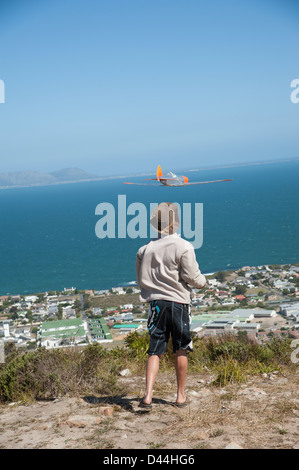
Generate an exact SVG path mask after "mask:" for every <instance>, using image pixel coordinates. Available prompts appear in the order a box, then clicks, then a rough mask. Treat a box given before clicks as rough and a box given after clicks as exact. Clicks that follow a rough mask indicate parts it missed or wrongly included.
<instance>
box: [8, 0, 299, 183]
mask: <svg viewBox="0 0 299 470" xmlns="http://www.w3.org/2000/svg"><path fill="white" fill-rule="evenodd" d="M297 5H298V3H296V2H295V1H292V0H284V1H283V0H282V1H279V0H277V1H275V0H271V1H270V0H268V1H267V0H250V1H247V0H243V1H240V0H226V1H225V2H224V1H223V0H215V1H201V0H180V1H179V0H150V1H146V0H109V1H108V0H97V1H96V0H71V1H70V0H60V1H57V0H44V1H37V0H27V1H26V2H24V1H22V0H2V1H1V3H0V79H2V80H3V81H4V83H5V103H4V104H0V158H1V160H0V162H1V164H0V172H6V171H17V170H38V171H54V170H57V169H60V168H65V167H80V168H82V169H85V170H86V171H90V172H92V173H94V174H98V175H119V174H128V173H129V174H132V173H138V172H151V171H155V169H156V166H157V164H161V165H162V168H163V169H164V168H165V170H173V171H176V170H178V169H182V168H185V169H188V168H199V167H207V166H213V165H222V164H230V163H244V162H251V161H266V160H273V159H284V158H286V159H289V158H297V157H299V151H298V144H299V103H298V104H297V105H296V104H294V103H292V102H291V100H290V94H291V91H292V90H291V88H290V83H291V81H292V80H293V79H295V78H299V60H298V55H299V49H298V44H299V28H298V13H299V8H298V6H297Z"/></svg>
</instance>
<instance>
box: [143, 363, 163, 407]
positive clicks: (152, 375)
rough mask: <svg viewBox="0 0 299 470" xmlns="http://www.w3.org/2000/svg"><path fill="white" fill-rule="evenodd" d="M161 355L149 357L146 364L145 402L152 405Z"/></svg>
mask: <svg viewBox="0 0 299 470" xmlns="http://www.w3.org/2000/svg"><path fill="white" fill-rule="evenodd" d="M160 357H161V355H156V354H155V355H153V356H149V358H148V360H147V364H146V388H145V393H144V398H143V402H144V403H147V404H150V403H151V402H152V396H153V387H154V383H155V380H156V377H157V374H158V370H159V365H160Z"/></svg>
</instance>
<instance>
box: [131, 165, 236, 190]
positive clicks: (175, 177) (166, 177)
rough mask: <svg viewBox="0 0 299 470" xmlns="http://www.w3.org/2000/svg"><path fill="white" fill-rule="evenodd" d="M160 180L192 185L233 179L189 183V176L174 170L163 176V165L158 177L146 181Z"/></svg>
mask: <svg viewBox="0 0 299 470" xmlns="http://www.w3.org/2000/svg"><path fill="white" fill-rule="evenodd" d="M150 180H151V181H153V180H155V181H158V182H159V183H162V184H163V185H164V186H190V185H193V184H207V183H221V182H222V181H232V179H227V180H215V181H199V182H194V183H189V178H187V176H183V175H175V174H174V173H172V172H169V173H167V174H166V175H164V176H163V172H162V169H161V166H160V165H159V166H158V169H157V178H149V179H147V180H144V181H150ZM124 184H138V185H143V186H149V185H150V186H156V184H154V183H128V182H124Z"/></svg>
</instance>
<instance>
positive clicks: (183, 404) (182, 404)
mask: <svg viewBox="0 0 299 470" xmlns="http://www.w3.org/2000/svg"><path fill="white" fill-rule="evenodd" d="M190 403H191V400H190V398H189V397H187V398H186V400H185V401H184V402H183V403H177V402H175V403H174V404H173V405H174V406H176V407H177V408H184V406H188V405H190Z"/></svg>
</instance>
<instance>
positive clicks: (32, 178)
mask: <svg viewBox="0 0 299 470" xmlns="http://www.w3.org/2000/svg"><path fill="white" fill-rule="evenodd" d="M99 179H102V178H100V177H99V176H95V175H92V174H91V173H87V172H86V171H84V170H81V169H80V168H64V169H63V170H58V171H52V172H51V173H43V172H40V171H15V172H11V173H0V188H1V189H4V188H15V187H24V186H46V185H49V184H62V183H76V182H80V181H92V180H99Z"/></svg>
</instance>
